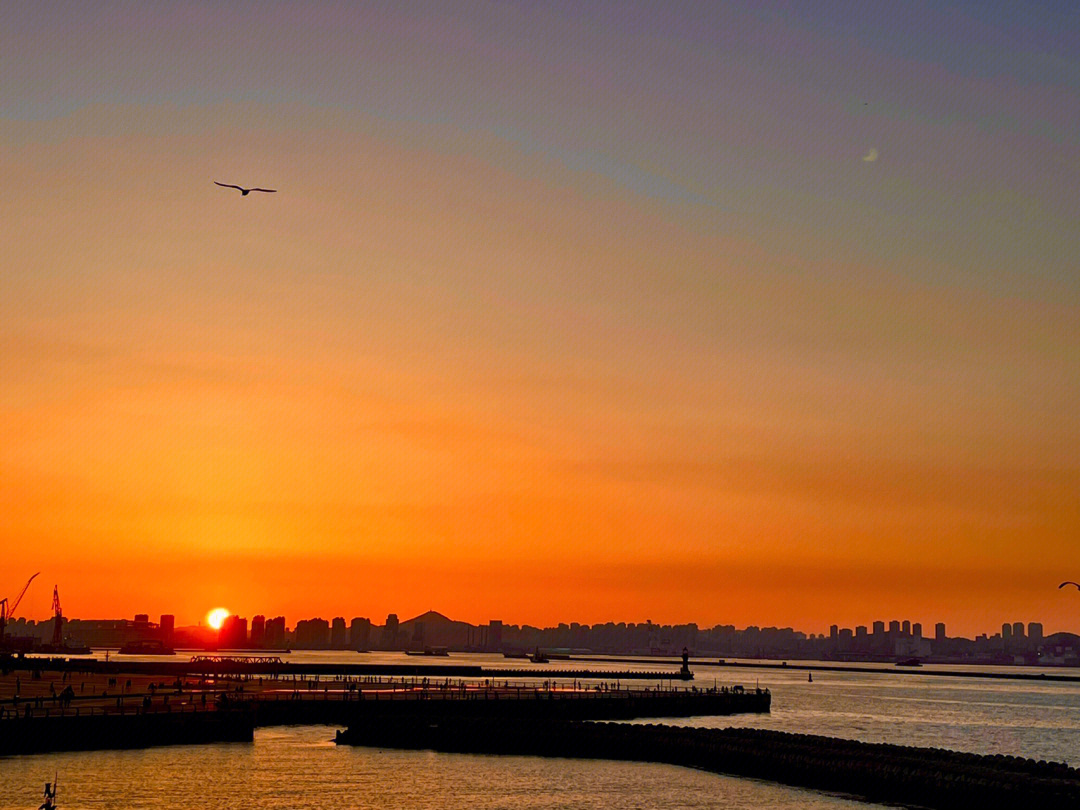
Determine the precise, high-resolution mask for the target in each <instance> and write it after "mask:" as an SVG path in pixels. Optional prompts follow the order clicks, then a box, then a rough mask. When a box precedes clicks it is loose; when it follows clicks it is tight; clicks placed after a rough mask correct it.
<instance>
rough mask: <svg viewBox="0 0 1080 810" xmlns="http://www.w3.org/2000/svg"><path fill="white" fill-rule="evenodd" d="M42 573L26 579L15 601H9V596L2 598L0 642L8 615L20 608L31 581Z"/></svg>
mask: <svg viewBox="0 0 1080 810" xmlns="http://www.w3.org/2000/svg"><path fill="white" fill-rule="evenodd" d="M40 573H41V572H40V571H38V572H37V574H34V576H32V577H30V579H28V580H26V584H25V585H23V589H22V590H21V591H19V595H18V596H17V597H16V599H15V601H14V602H9V601H8V599H7V597H4V598H3V599H0V642H2V641H3V640H4V628H5V627H7V620H8V617H9V616H14V615H15V611H16V610H18V609H19V602H21V601H22V598H23V597H24V596H26V589H27V588H29V587H30V583H31V582H33V581H34V579H35V578H37V576H38V574H40Z"/></svg>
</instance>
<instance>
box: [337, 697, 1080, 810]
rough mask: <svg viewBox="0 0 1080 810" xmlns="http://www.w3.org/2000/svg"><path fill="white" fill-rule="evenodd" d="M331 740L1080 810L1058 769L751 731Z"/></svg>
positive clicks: (480, 721) (415, 728) (429, 722)
mask: <svg viewBox="0 0 1080 810" xmlns="http://www.w3.org/2000/svg"><path fill="white" fill-rule="evenodd" d="M337 741H338V742H339V743H340V744H349V745H364V746H377V747H388V748H403V749H430V750H435V751H444V752H453V753H473V754H514V755H535V756H549V757H576V758H587V759H615V760H632V761H645V762H659V763H665V764H672V765H682V766H686V767H691V768H698V769H701V770H707V771H712V772H715V773H724V774H730V775H734V776H743V777H752V778H756V779H763V780H767V781H772V782H778V783H782V784H787V785H793V786H797V787H805V788H812V789H816V790H824V791H830V792H836V793H844V794H849V795H853V796H857V797H859V798H862V799H866V800H869V801H874V802H886V803H893V804H901V805H907V806H914V807H923V808H935V809H940V810H951V809H952V808H957V807H979V808H980V810H1006V808H1010V809H1011V808H1016V807H1039V808H1040V810H1042V809H1043V808H1045V809H1046V810H1059V809H1060V810H1065V808H1070V809H1071V808H1075V807H1077V806H1080V771H1078V770H1077V769H1075V768H1070V767H1068V766H1067V765H1064V764H1061V763H1047V762H1036V761H1034V760H1029V759H1021V758H1018V757H1003V756H982V755H977V754H963V753H958V752H954V751H946V750H941V749H929V748H914V747H908V746H898V745H886V744H870V743H861V742H857V741H854V740H843V739H836V738H832V737H820V736H814V735H805V734H787V733H783V732H776V731H763V730H760V729H732V728H729V729H703V728H680V727H675V726H663V725H637V724H624V723H597V722H575V721H565V720H550V719H545V720H531V721H528V722H523V721H521V720H507V719H491V718H477V717H449V716H443V717H434V716H429V717H427V718H420V717H416V718H400V719H399V721H398V722H395V723H365V722H357V723H355V724H353V725H350V726H349V728H348V729H347V730H346V731H344V732H339V734H338V738H337Z"/></svg>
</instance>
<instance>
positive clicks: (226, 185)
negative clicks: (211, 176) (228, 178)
mask: <svg viewBox="0 0 1080 810" xmlns="http://www.w3.org/2000/svg"><path fill="white" fill-rule="evenodd" d="M214 185H215V186H221V187H222V188H235V189H236V190H237V191H239V192H240V195H241V196H242V197H246V196H247V195H248V194H250V193H251V192H253V191H264V192H266V193H267V194H274V193H275V192H276V191H277V189H276V188H244V187H243V186H234V185H232V184H231V183H219V182H218V181H217V180H215V181H214Z"/></svg>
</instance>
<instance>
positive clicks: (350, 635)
mask: <svg viewBox="0 0 1080 810" xmlns="http://www.w3.org/2000/svg"><path fill="white" fill-rule="evenodd" d="M64 622H65V636H66V637H71V638H73V639H77V640H78V641H80V642H82V643H84V644H87V645H89V646H91V647H104V648H109V647H114V648H115V647H120V646H122V645H124V644H127V643H129V642H133V641H147V640H156V641H160V642H161V643H162V644H163V645H164V646H166V647H177V648H195V649H219V650H240V649H254V650H285V649H296V650H409V651H413V650H416V651H433V650H437V651H443V650H447V651H450V650H452V651H471V652H502V653H511V654H513V653H523V652H531V651H534V650H536V649H541V650H544V651H545V652H548V653H559V652H565V653H599V654H616V655H677V654H679V653H680V652H681V651H682V649H683V648H686V649H688V650H690V651H691V652H692V653H693V654H694V655H695V656H706V657H712V656H716V657H721V658H724V657H726V658H768V659H785V658H787V659H817V660H834V661H903V660H905V659H918V660H920V661H928V662H951V663H1000V664H1040V665H1044V666H1055V665H1057V666H1080V637H1077V636H1076V635H1073V634H1071V633H1056V634H1054V635H1051V636H1044V633H1043V626H1042V624H1040V623H1039V622H1031V623H1029V624H1027V625H1025V624H1024V623H1022V622H1015V623H1009V624H1004V625H1002V627H1001V632H1000V633H995V634H994V635H989V634H982V635H979V636H976V637H975V638H974V639H968V638H950V637H949V636H948V635H947V633H946V628H945V625H944V623H938V624H936V625H935V626H934V630H933V634H932V635H931V634H927V633H924V632H923V626H922V625H921V624H920V623H919V622H910V621H900V620H893V621H891V622H888V624H886V622H884V621H875V622H873V623H872V624H871V625H869V626H866V625H859V626H857V627H855V628H842V627H839V626H837V625H833V626H832V627H831V628H829V633H828V634H827V635H825V634H817V635H815V634H807V633H803V632H800V631H798V630H794V629H792V628H790V627H785V628H777V627H756V626H750V627H746V628H743V629H741V630H740V629H737V628H736V627H735V626H734V625H717V626H715V627H712V628H707V629H702V628H699V627H698V626H697V625H696V624H679V625H660V624H653V623H652V622H651V621H647V622H643V623H638V624H635V623H625V622H618V623H615V622H607V623H605V624H594V625H587V624H578V623H577V622H573V623H570V624H559V625H557V626H554V627H544V628H540V627H533V626H530V625H520V626H519V625H512V624H504V623H503V622H501V621H498V620H492V621H490V622H488V623H487V624H483V625H479V626H477V625H472V624H469V623H467V622H460V621H454V620H452V619H449V618H447V617H446V616H443V615H442V614H440V613H436V612H434V611H429V612H427V613H424V614H422V615H420V616H417V617H415V618H412V619H407V620H405V621H401V620H399V618H398V616H397V615H396V614H393V613H391V614H390V615H389V616H387V617H386V620H385V622H384V623H383V624H382V625H379V624H375V623H374V622H372V621H371V619H369V618H365V617H355V618H352V619H349V620H346V619H345V618H344V617H343V616H337V617H335V618H332V619H329V620H328V619H323V618H312V619H302V620H300V621H298V622H296V624H295V626H293V627H292V628H290V627H289V626H287V624H286V622H285V617H283V616H277V617H274V618H270V619H268V618H266V617H265V616H262V615H256V616H254V617H252V619H251V621H250V622H249V621H248V620H247V619H246V618H244V617H242V616H229V617H227V618H226V619H225V622H224V624H223V625H222V627H221V629H220V630H219V631H213V630H211V629H210V628H208V627H205V626H199V627H183V628H177V627H175V622H174V619H173V617H172V616H170V615H163V616H161V618H160V621H158V622H157V623H154V622H151V621H150V620H149V617H148V616H147V615H145V614H138V615H136V616H135V618H134V620H126V619H107V620H80V619H71V620H68V619H65V620H64ZM8 633H9V634H11V635H14V636H20V635H21V636H22V637H24V638H29V637H36V638H39V639H43V640H44V639H47V638H48V637H49V634H51V633H52V621H47V622H39V623H35V622H31V621H26V620H23V619H19V620H16V621H12V622H10V623H9V625H8Z"/></svg>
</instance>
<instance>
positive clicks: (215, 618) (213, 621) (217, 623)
mask: <svg viewBox="0 0 1080 810" xmlns="http://www.w3.org/2000/svg"><path fill="white" fill-rule="evenodd" d="M228 617H229V611H227V610H226V609H225V608H220V607H219V608H214V609H213V610H211V611H210V612H209V613H207V614H206V623H207V624H208V625H210V626H211V627H213V628H214V629H215V630H220V629H221V625H223V624H224V623H225V619H227V618H228Z"/></svg>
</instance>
